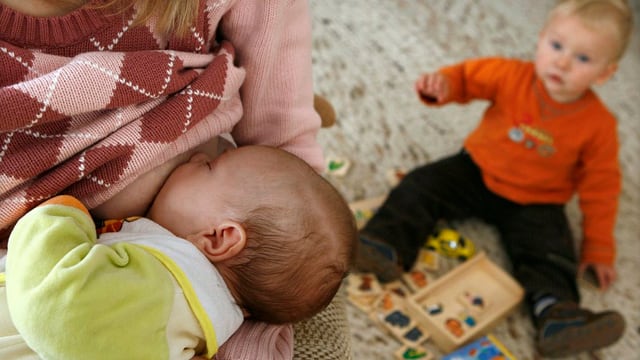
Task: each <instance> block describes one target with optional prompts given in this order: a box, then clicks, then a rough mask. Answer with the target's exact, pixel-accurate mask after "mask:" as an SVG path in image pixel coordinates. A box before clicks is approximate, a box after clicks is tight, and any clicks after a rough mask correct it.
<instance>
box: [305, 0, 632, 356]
mask: <svg viewBox="0 0 640 360" xmlns="http://www.w3.org/2000/svg"><path fill="white" fill-rule="evenodd" d="M634 2H635V5H634V6H635V9H636V12H635V13H636V19H637V22H640V5H639V4H638V2H637V1H635V0H634ZM552 4H553V1H552V0H538V1H529V0H454V1H440V0H431V1H427V0H348V1H339V0H327V1H322V0H318V1H312V4H311V8H312V12H313V29H314V53H313V60H314V80H315V87H316V91H317V92H318V93H321V94H323V95H325V96H326V97H328V98H329V99H330V100H331V101H332V102H333V103H334V105H335V107H336V110H337V112H338V124H337V125H336V126H334V127H332V128H330V129H326V130H323V131H322V132H321V134H320V141H321V142H322V144H323V145H324V146H325V148H326V152H327V154H329V155H336V156H343V157H347V158H348V159H350V160H351V162H352V166H351V168H350V170H349V172H348V173H347V174H346V175H345V176H343V177H336V176H332V177H330V180H331V181H332V182H333V183H334V184H336V186H337V187H338V188H339V189H340V190H341V191H342V192H343V194H344V195H345V197H346V198H347V199H348V200H349V201H356V200H361V199H366V198H369V197H374V196H378V195H381V194H384V193H386V192H387V191H388V189H389V185H388V183H387V180H386V176H385V173H386V172H387V170H389V169H391V168H394V167H404V168H411V167H414V166H416V165H418V164H422V163H425V162H428V161H430V160H433V159H437V158H439V157H441V156H444V155H447V154H450V153H452V152H455V151H456V150H458V149H459V148H460V146H461V143H462V140H463V139H464V137H465V136H466V134H467V133H468V132H469V131H470V130H471V129H472V128H473V127H474V126H475V124H476V123H477V121H478V119H479V117H480V114H481V112H482V110H483V108H484V107H485V104H483V103H481V102H477V103H474V104H472V105H470V106H455V105H450V106H448V107H445V108H443V109H438V110H434V109H428V108H426V107H424V106H422V105H420V103H419V102H418V101H417V100H416V97H415V95H414V93H413V81H414V80H415V78H416V77H417V76H418V74H419V73H421V72H426V71H432V70H435V69H436V68H438V67H439V66H442V65H445V64H449V63H452V62H456V61H459V60H462V59H465V58H469V57H479V56H489V55H503V56H511V57H520V58H530V57H531V55H532V53H533V50H534V46H535V41H536V37H537V34H538V31H539V29H540V26H541V24H542V23H543V20H544V16H545V13H546V11H547V10H548V9H549V7H550V6H551V5H552ZM639 35H640V32H639V31H637V30H636V32H635V34H634V36H635V39H634V41H633V43H632V47H631V49H630V50H629V53H628V54H627V56H626V57H625V59H624V60H623V61H622V63H621V68H620V71H619V72H618V74H617V75H616V76H615V78H614V79H613V80H612V81H610V82H609V83H607V84H606V85H604V86H603V87H601V88H599V89H598V90H597V91H598V92H599V93H600V94H601V96H602V98H603V99H604V100H605V101H606V102H607V103H608V105H609V106H610V108H611V109H613V111H614V112H615V113H616V114H617V116H618V118H619V132H620V140H621V144H622V147H621V152H620V158H621V161H622V164H623V172H624V184H623V189H624V193H623V195H622V198H621V204H620V214H619V221H618V225H617V228H616V236H617V238H618V243H619V256H618V262H617V265H618V271H619V281H618V282H617V283H616V284H615V286H614V287H613V288H612V289H611V290H610V291H608V292H607V293H604V294H603V293H600V292H598V291H596V290H591V289H588V288H583V289H582V294H583V303H584V305H586V306H588V307H590V308H593V309H605V308H616V309H618V310H620V311H621V312H622V313H623V314H624V316H625V318H626V320H627V329H626V333H625V335H624V338H623V339H621V340H620V341H619V342H618V343H617V344H616V345H614V346H612V347H610V348H607V349H605V350H603V351H599V352H597V353H593V354H584V355H582V356H579V357H575V358H576V359H638V356H639V355H638V351H639V350H640V334H639V331H640V328H639V327H640V300H639V298H640V275H638V274H637V272H638V271H637V269H640V239H639V233H640V209H639V207H640V158H639V157H640V143H639V141H638V140H639V139H640V119H639V117H640V85H639V84H640V39H639V38H640V36H639ZM569 211H570V214H571V219H572V225H573V226H574V228H575V231H576V234H577V235H579V227H578V224H579V221H580V219H579V212H578V211H577V210H576V206H575V202H574V203H572V204H571V205H570V207H569ZM459 229H460V231H461V232H462V233H463V234H465V235H467V236H468V237H470V238H472V239H473V240H474V241H475V242H476V244H477V245H478V246H479V247H480V248H481V249H483V250H485V251H486V252H487V253H488V254H489V256H490V257H491V258H492V259H494V260H495V261H496V262H498V263H499V264H501V265H502V266H505V267H507V268H508V266H509V264H508V263H506V261H505V260H504V255H503V253H502V250H501V249H500V248H499V247H498V245H497V241H496V237H495V232H494V231H493V229H491V228H489V227H487V226H485V225H483V224H480V223H473V222H471V223H465V224H462V225H461V227H460V228H459ZM446 265H447V266H448V267H445V268H444V269H445V270H446V269H448V268H450V267H452V266H454V265H456V264H455V263H451V262H448V263H447V264H446ZM347 310H348V314H349V321H350V325H351V333H352V341H353V344H352V347H353V357H354V359H356V360H360V359H363V360H375V359H392V357H393V353H394V352H395V351H396V350H397V349H398V348H399V346H400V344H399V343H398V342H396V341H395V340H394V339H393V338H391V337H389V336H388V335H386V334H385V333H384V332H382V331H381V330H380V329H379V328H377V327H375V326H374V325H373V323H372V322H370V320H369V319H368V318H367V317H366V316H365V315H364V314H363V313H362V312H360V311H359V310H358V309H357V308H355V307H353V306H348V308H347ZM493 333H494V334H495V335H496V336H497V337H498V338H499V339H500V340H501V341H503V342H504V343H505V345H506V346H507V347H508V348H509V349H510V350H511V351H512V352H513V353H514V354H515V355H516V356H517V358H518V359H536V358H538V357H539V356H538V355H536V353H535V351H534V350H533V343H532V337H533V328H532V326H531V324H530V322H529V319H528V318H527V317H526V314H525V309H524V308H523V307H519V308H518V309H517V310H516V311H515V312H514V313H513V314H512V315H511V316H510V317H508V319H506V320H505V321H503V322H501V323H500V324H499V325H498V326H497V327H496V328H495V329H494V331H493ZM426 347H427V348H429V349H431V350H433V351H434V353H435V354H436V355H437V356H436V358H437V357H438V356H440V353H439V352H438V351H437V349H436V348H435V347H433V344H430V343H429V342H427V343H426Z"/></svg>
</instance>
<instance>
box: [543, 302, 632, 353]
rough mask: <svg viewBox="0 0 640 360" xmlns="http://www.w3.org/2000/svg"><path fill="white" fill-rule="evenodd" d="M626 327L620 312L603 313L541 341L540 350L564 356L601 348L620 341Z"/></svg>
mask: <svg viewBox="0 0 640 360" xmlns="http://www.w3.org/2000/svg"><path fill="white" fill-rule="evenodd" d="M624 328H625V322H624V318H623V317H622V316H621V315H620V314H618V313H615V312H612V313H608V314H603V315H602V316H600V317H599V318H597V319H594V320H592V322H590V323H589V324H586V325H583V326H573V327H572V326H569V327H567V328H566V329H564V330H562V331H560V332H558V333H557V334H554V335H553V336H550V337H549V338H548V339H545V340H542V341H540V342H539V343H538V351H540V353H541V354H542V355H544V356H549V357H562V356H568V355H575V354H578V353H581V352H583V351H591V350H596V349H600V348H603V347H606V346H609V345H611V344H613V343H615V342H616V341H618V339H620V337H621V336H622V333H623V332H624Z"/></svg>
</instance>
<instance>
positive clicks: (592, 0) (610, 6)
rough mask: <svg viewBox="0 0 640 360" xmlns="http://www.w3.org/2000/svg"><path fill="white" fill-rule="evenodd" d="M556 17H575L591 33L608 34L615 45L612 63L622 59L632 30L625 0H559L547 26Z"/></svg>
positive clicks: (629, 12) (550, 14) (631, 16)
mask: <svg viewBox="0 0 640 360" xmlns="http://www.w3.org/2000/svg"><path fill="white" fill-rule="evenodd" d="M557 16H561V17H566V16H575V17H577V18H578V19H580V20H581V22H582V24H583V25H584V26H586V27H588V28H590V29H592V30H593V31H596V32H600V33H606V34H609V35H610V36H611V39H612V40H613V43H614V45H615V51H614V52H613V58H612V61H615V62H617V61H619V60H620V58H622V55H623V54H624V52H625V50H626V48H627V45H628V44H629V38H630V36H631V30H632V28H633V14H632V11H631V7H630V6H629V4H628V2H627V0H560V1H559V2H558V4H557V5H556V6H555V7H554V8H553V9H552V10H551V12H550V13H549V15H548V17H547V24H549V23H550V22H551V21H552V20H553V19H554V18H556V17H557Z"/></svg>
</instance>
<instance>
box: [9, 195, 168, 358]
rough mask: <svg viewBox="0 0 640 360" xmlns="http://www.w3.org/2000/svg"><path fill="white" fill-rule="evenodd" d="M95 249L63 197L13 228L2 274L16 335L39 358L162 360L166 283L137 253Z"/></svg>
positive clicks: (83, 217) (81, 213)
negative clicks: (147, 359)
mask: <svg viewBox="0 0 640 360" xmlns="http://www.w3.org/2000/svg"><path fill="white" fill-rule="evenodd" d="M95 241H96V231H95V227H94V224H93V221H92V219H91V217H89V215H88V213H87V211H86V209H85V208H84V206H82V205H81V204H80V203H79V202H78V201H77V200H75V199H73V198H70V197H65V198H63V199H60V198H55V199H54V200H53V201H51V202H48V203H45V204H44V205H42V206H39V207H37V208H35V209H34V210H31V211H30V212H28V213H27V214H26V215H25V216H24V217H22V218H21V219H20V220H19V221H18V222H17V224H16V226H15V228H14V230H13V232H12V234H11V237H10V239H9V249H8V253H7V271H6V292H7V304H8V308H9V313H10V315H11V319H12V321H13V322H14V324H15V327H16V329H17V330H18V332H19V333H20V335H21V336H22V337H23V338H24V340H25V342H26V343H27V344H28V345H29V347H30V348H32V349H33V350H34V351H35V352H37V353H38V354H39V355H40V356H41V357H42V358H50V359H80V358H85V359H142V358H154V359H160V358H163V357H166V354H167V353H168V349H167V346H168V345H167V341H166V334H165V332H164V331H165V326H166V321H167V320H166V319H167V318H168V316H169V313H170V311H171V293H172V283H171V278H170V277H169V275H168V274H167V272H166V271H165V270H164V268H163V267H162V265H161V264H160V263H159V262H158V261H157V260H156V259H155V258H153V256H152V255H150V254H148V253H146V252H145V251H144V250H143V249H141V248H139V247H136V246H134V245H132V244H126V243H120V244H115V245H113V246H104V245H99V244H95ZM98 334H99V335H98ZM140 344H144V346H141V345H140Z"/></svg>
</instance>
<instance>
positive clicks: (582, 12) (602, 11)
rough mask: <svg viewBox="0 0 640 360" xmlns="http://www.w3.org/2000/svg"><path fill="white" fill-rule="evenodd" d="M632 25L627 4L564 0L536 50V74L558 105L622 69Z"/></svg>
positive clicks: (552, 14)
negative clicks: (620, 65)
mask: <svg viewBox="0 0 640 360" xmlns="http://www.w3.org/2000/svg"><path fill="white" fill-rule="evenodd" d="M632 26H633V18H632V13H631V10H630V8H629V5H628V4H627V2H626V1H625V0H563V1H560V2H559V3H558V5H556V7H554V8H553V10H551V12H550V13H549V17H548V19H547V22H546V24H545V26H544V28H543V29H542V31H541V33H540V38H539V40H538V46H537V49H536V59H535V65H536V73H537V75H538V77H539V78H540V79H541V81H542V82H543V84H544V86H545V88H546V90H547V92H548V93H549V95H550V96H551V97H552V98H553V99H554V100H556V101H559V102H571V101H574V100H576V99H578V98H580V97H581V96H582V95H583V94H584V93H585V92H586V91H587V90H588V89H589V88H590V87H591V86H593V85H599V84H603V83H604V82H606V81H607V80H608V79H609V78H610V77H611V76H612V75H613V74H614V73H615V71H616V70H617V67H618V61H619V60H620V58H621V57H622V55H623V54H624V51H625V49H626V47H627V44H628V42H629V37H630V34H631V28H632Z"/></svg>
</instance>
